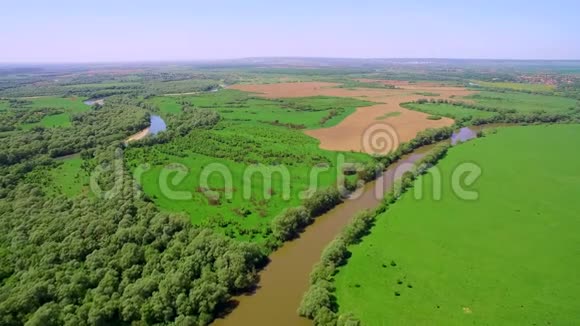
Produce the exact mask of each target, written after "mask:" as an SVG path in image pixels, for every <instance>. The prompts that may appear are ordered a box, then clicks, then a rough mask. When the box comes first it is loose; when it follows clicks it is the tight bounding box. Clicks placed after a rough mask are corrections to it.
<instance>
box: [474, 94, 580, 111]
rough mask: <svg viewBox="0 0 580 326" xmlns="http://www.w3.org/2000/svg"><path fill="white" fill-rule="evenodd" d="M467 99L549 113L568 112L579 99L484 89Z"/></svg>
mask: <svg viewBox="0 0 580 326" xmlns="http://www.w3.org/2000/svg"><path fill="white" fill-rule="evenodd" d="M466 99H470V100H473V101H475V103H476V104H480V105H483V106H487V107H491V108H498V109H506V110H517V111H518V112H522V113H529V112H534V111H546V112H548V113H558V112H566V111H567V110H569V109H570V108H574V107H576V105H577V101H576V100H574V99H571V98H565V97H559V96H550V95H536V94H526V93H515V92H511V93H510V92H505V93H502V92H488V91H484V92H479V93H477V94H474V95H470V96H467V97H466Z"/></svg>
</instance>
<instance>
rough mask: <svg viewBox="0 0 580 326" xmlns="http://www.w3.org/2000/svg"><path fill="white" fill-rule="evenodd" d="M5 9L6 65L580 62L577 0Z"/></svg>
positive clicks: (2, 56)
mask: <svg viewBox="0 0 580 326" xmlns="http://www.w3.org/2000/svg"><path fill="white" fill-rule="evenodd" d="M3 7H4V8H3V10H2V12H0V40H1V41H2V43H3V44H4V47H3V50H2V51H0V63H4V64H13V63H16V64H27V63H30V64H50V63H121V62H187V61H215V60H232V59H234V60H235V59H242V58H281V57H284V58H287V57H288V58H337V59H475V60H579V59H580V34H578V33H577V31H578V30H580V23H579V22H578V21H577V19H576V18H575V16H576V13H577V12H580V4H579V3H576V2H575V1H568V0H557V1H552V2H550V3H530V2H527V1H521V0H516V1H510V2H509V3H505V2H502V1H497V0H492V1H486V2H481V3H474V4H469V3H468V4H466V3H464V2H462V1H456V0H444V1H439V2H437V3H427V2H426V1H413V2H411V3H399V2H390V1H386V2H384V1H359V2H357V3H356V4H355V3H350V4H347V3H346V2H344V1H343V2H337V1H332V2H331V1H319V2H316V3H312V2H307V1H303V0H299V1H294V2H292V3H282V4H279V3H270V2H266V1H260V0H252V1H246V2H243V3H239V2H234V1H221V2H216V3H191V2H187V1H182V0H175V1H166V2H163V3H156V2H152V1H139V2H134V1H126V2H123V3H117V2H114V1H112V0H104V1H98V2H97V1H87V2H85V3H79V2H76V1H70V0H57V1H52V2H46V3H45V2H41V1H38V0H23V1H19V2H18V3H9V4H4V5H3Z"/></svg>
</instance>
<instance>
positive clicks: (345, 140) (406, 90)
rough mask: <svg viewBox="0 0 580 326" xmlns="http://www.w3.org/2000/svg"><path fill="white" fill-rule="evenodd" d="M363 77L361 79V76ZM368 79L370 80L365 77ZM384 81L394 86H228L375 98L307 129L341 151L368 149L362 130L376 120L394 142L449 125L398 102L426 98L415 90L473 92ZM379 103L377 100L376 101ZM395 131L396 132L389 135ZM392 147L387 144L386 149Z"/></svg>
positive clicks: (442, 95)
mask: <svg viewBox="0 0 580 326" xmlns="http://www.w3.org/2000/svg"><path fill="white" fill-rule="evenodd" d="M361 81H362V80H361ZM364 81H367V82H369V81H371V80H364ZM381 82H383V83H385V84H391V85H396V86H397V89H380V88H356V89H348V88H338V87H337V86H339V85H340V84H335V83H325V82H300V83H279V84H259V85H258V84H256V85H234V86H231V87H230V88H233V89H237V90H242V91H246V92H252V93H256V94H257V95H258V96H262V97H265V98H291V97H309V96H320V95H323V96H336V97H351V98H357V99H361V100H366V101H370V102H377V103H378V104H377V105H372V106H368V107H361V108H358V109H357V110H356V111H355V112H354V113H353V114H351V115H350V116H348V117H347V118H346V119H344V120H343V121H342V122H340V123H339V124H338V125H336V126H334V127H330V128H323V129H316V130H307V131H305V133H306V134H308V135H310V136H312V137H315V138H317V139H319V140H320V147H321V148H324V149H328V150H341V151H349V150H353V151H365V152H369V153H370V152H371V151H369V148H368V146H364V144H365V143H368V139H366V138H365V137H364V135H365V131H367V130H369V128H372V127H373V126H376V125H377V124H388V125H389V126H390V127H391V128H392V129H390V131H389V134H390V135H389V136H390V138H391V139H395V138H396V139H395V141H394V142H395V143H401V142H406V141H409V140H411V139H413V138H414V137H415V136H416V135H417V133H418V132H420V131H422V130H425V129H428V128H440V127H444V126H450V125H452V124H453V120H452V119H449V118H442V119H440V120H429V119H427V117H428V116H429V115H428V114H425V113H422V112H416V111H411V110H407V109H405V108H402V107H401V106H400V104H401V103H405V102H411V101H415V100H417V99H420V98H428V97H427V96H424V95H419V94H416V93H418V92H429V93H437V94H439V96H437V97H434V98H436V99H449V98H450V97H451V96H457V97H461V96H467V95H470V94H472V93H473V92H471V91H468V90H466V89H464V88H461V87H452V86H440V85H437V84H434V83H415V84H409V83H408V82H401V81H381ZM379 103H380V104H379ZM391 112H400V113H401V114H399V115H397V116H391V117H388V118H386V119H384V120H377V118H378V117H381V116H384V115H385V114H388V113H391ZM392 131H394V133H395V135H392V133H393V132H392ZM390 149H392V147H389V146H387V149H386V151H388V150H390ZM373 151H374V153H377V152H379V153H381V154H383V153H384V151H383V150H380V149H375V150H373Z"/></svg>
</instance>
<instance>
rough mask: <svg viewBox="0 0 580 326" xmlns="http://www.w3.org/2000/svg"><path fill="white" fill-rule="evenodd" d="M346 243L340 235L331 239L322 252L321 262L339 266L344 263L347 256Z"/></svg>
mask: <svg viewBox="0 0 580 326" xmlns="http://www.w3.org/2000/svg"><path fill="white" fill-rule="evenodd" d="M346 245H347V244H346V242H345V241H344V240H343V239H342V237H338V238H336V239H334V240H332V242H331V243H330V244H329V245H328V246H327V247H326V248H325V249H324V251H323V252H322V259H321V260H322V264H323V265H326V266H340V265H342V264H344V263H345V262H346V258H347V257H348V250H347V248H346Z"/></svg>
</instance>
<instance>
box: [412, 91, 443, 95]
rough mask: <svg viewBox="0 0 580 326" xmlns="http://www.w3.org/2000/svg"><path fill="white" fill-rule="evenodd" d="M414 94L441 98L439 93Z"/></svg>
mask: <svg viewBox="0 0 580 326" xmlns="http://www.w3.org/2000/svg"><path fill="white" fill-rule="evenodd" d="M414 94H416V95H422V96H440V95H441V94H439V93H431V92H415V93H414Z"/></svg>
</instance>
